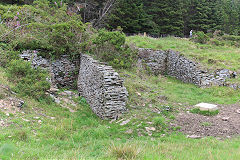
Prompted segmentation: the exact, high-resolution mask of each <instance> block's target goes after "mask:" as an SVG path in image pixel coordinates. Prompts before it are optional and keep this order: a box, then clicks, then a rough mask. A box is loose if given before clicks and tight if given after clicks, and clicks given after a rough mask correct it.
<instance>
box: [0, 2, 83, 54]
mask: <svg viewBox="0 0 240 160" xmlns="http://www.w3.org/2000/svg"><path fill="white" fill-rule="evenodd" d="M59 4H60V1H59ZM8 10H9V12H8ZM0 15H1V17H2V18H3V19H2V24H0V37H1V38H0V41H1V42H4V43H7V44H8V45H10V46H11V47H12V48H13V49H15V50H26V49H31V50H35V49H41V50H43V51H47V53H49V55H50V56H53V57H59V56H61V55H62V54H69V55H70V56H74V55H76V54H78V53H79V52H80V49H81V43H82V42H84V41H86V38H87V36H86V35H87V33H86V31H85V28H86V27H85V26H86V25H85V24H83V23H82V22H81V17H80V15H77V14H74V13H71V14H70V13H68V11H67V6H66V5H64V4H61V5H59V6H58V7H57V6H56V5H52V4H51V3H49V2H48V1H47V0H36V1H34V3H33V5H32V6H31V5H24V6H20V7H18V6H13V7H10V8H9V6H7V7H5V6H3V5H0ZM6 33H7V34H6ZM49 55H42V56H49Z"/></svg>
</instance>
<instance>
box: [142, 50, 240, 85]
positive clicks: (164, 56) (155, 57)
mask: <svg viewBox="0 0 240 160" xmlns="http://www.w3.org/2000/svg"><path fill="white" fill-rule="evenodd" d="M138 51H139V52H138V56H139V59H140V60H141V61H142V63H144V64H146V65H147V66H148V67H149V68H150V70H151V71H152V72H153V73H154V74H155V75H158V74H166V75H169V76H171V77H175V78H177V79H179V80H181V81H183V82H185V83H193V84H195V85H197V86H199V87H209V86H230V87H232V88H234V89H238V88H239V89H240V85H239V86H238V85H236V84H227V82H226V80H227V79H230V78H235V77H236V76H237V73H236V72H233V71H230V70H228V69H220V70H216V71H214V72H209V71H207V70H206V69H205V68H203V67H201V66H200V65H199V64H197V63H196V62H194V61H192V60H189V59H188V58H186V57H185V56H183V55H181V54H180V53H179V52H176V51H172V50H168V51H161V50H152V49H145V48H139V49H138Z"/></svg>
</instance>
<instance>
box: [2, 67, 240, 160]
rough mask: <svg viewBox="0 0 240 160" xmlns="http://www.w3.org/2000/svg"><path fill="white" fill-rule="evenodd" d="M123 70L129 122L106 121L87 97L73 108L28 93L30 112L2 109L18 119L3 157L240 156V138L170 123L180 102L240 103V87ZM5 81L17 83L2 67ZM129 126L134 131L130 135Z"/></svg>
mask: <svg viewBox="0 0 240 160" xmlns="http://www.w3.org/2000/svg"><path fill="white" fill-rule="evenodd" d="M119 72H120V75H121V76H122V77H124V78H125V85H126V87H127V88H128V90H129V95H130V96H129V106H128V109H129V111H128V113H126V114H125V115H123V118H124V120H126V119H131V121H130V122H129V123H128V124H126V125H124V126H120V125H119V123H116V122H113V123H109V121H103V120H100V119H99V118H98V117H97V116H96V115H95V114H93V113H92V111H91V110H90V107H89V106H88V105H87V104H86V102H85V101H84V99H82V98H78V99H75V101H76V102H79V104H78V106H77V107H76V109H75V110H77V112H75V113H71V112H69V110H67V109H64V108H62V107H60V106H59V105H57V104H55V103H50V104H48V103H46V102H44V101H41V102H39V101H35V100H33V99H31V98H27V97H22V98H23V100H24V101H25V103H26V105H25V108H23V110H22V111H23V112H24V114H23V113H18V114H16V115H10V116H6V115H5V114H4V113H2V112H0V116H1V119H4V120H8V122H11V123H12V125H10V126H9V127H7V128H3V129H1V130H0V159H146V160H152V159H178V160H186V159H199V160H201V159H231V160H234V159H236V160H238V159H239V157H240V138H235V139H231V140H223V141H219V140H217V139H215V138H211V137H209V138H205V139H200V140H193V139H187V138H186V136H185V135H182V134H179V133H177V132H176V133H172V134H169V133H168V129H169V128H168V127H169V126H168V123H169V122H171V119H174V116H173V115H174V113H175V110H176V109H177V108H178V107H181V106H185V105H192V104H196V103H198V102H202V101H204V102H212V103H224V104H225V103H226V104H227V103H236V102H237V101H238V97H239V92H235V91H233V90H228V89H226V88H214V89H200V88H197V87H196V86H194V85H190V84H183V83H181V82H180V81H178V80H175V79H172V78H166V77H161V76H160V77H156V76H150V75H147V74H146V73H144V72H143V71H138V70H134V69H133V70H131V71H126V70H121V71H119ZM124 75H125V76H124ZM0 83H1V84H7V85H9V86H14V84H12V83H10V82H9V81H8V80H7V79H6V75H5V72H4V69H2V68H0ZM136 92H138V94H136ZM150 105H152V106H151V107H150ZM166 106H170V108H171V109H170V111H166V110H165V108H166ZM152 109H157V110H158V111H160V112H161V113H160V114H159V113H155V112H152ZM35 117H40V118H39V119H36V118H35ZM51 117H55V119H51ZM25 120H29V121H25ZM38 120H41V121H42V122H41V123H39V122H38ZM149 122H151V123H149ZM120 123H121V122H120ZM145 127H155V128H156V131H154V132H153V133H152V136H148V134H147V133H146V131H145ZM129 129H132V130H133V132H132V133H130V134H127V133H126V131H127V130H129ZM138 132H141V134H142V136H141V137H138ZM162 134H165V136H162Z"/></svg>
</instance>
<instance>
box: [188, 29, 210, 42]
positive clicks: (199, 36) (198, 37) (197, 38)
mask: <svg viewBox="0 0 240 160" xmlns="http://www.w3.org/2000/svg"><path fill="white" fill-rule="evenodd" d="M192 40H193V41H194V42H197V43H201V44H206V43H207V42H208V41H209V40H210V37H209V36H208V35H207V34H205V33H204V32H203V31H198V32H196V33H195V34H194V35H193V38H192Z"/></svg>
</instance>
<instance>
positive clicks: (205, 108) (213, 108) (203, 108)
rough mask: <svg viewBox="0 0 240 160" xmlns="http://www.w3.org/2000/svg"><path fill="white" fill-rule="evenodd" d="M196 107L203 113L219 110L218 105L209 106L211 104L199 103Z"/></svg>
mask: <svg viewBox="0 0 240 160" xmlns="http://www.w3.org/2000/svg"><path fill="white" fill-rule="evenodd" d="M195 107H197V108H199V109H200V110H201V111H216V110H218V107H217V105H215V104H209V103H199V104H197V105H195Z"/></svg>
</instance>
